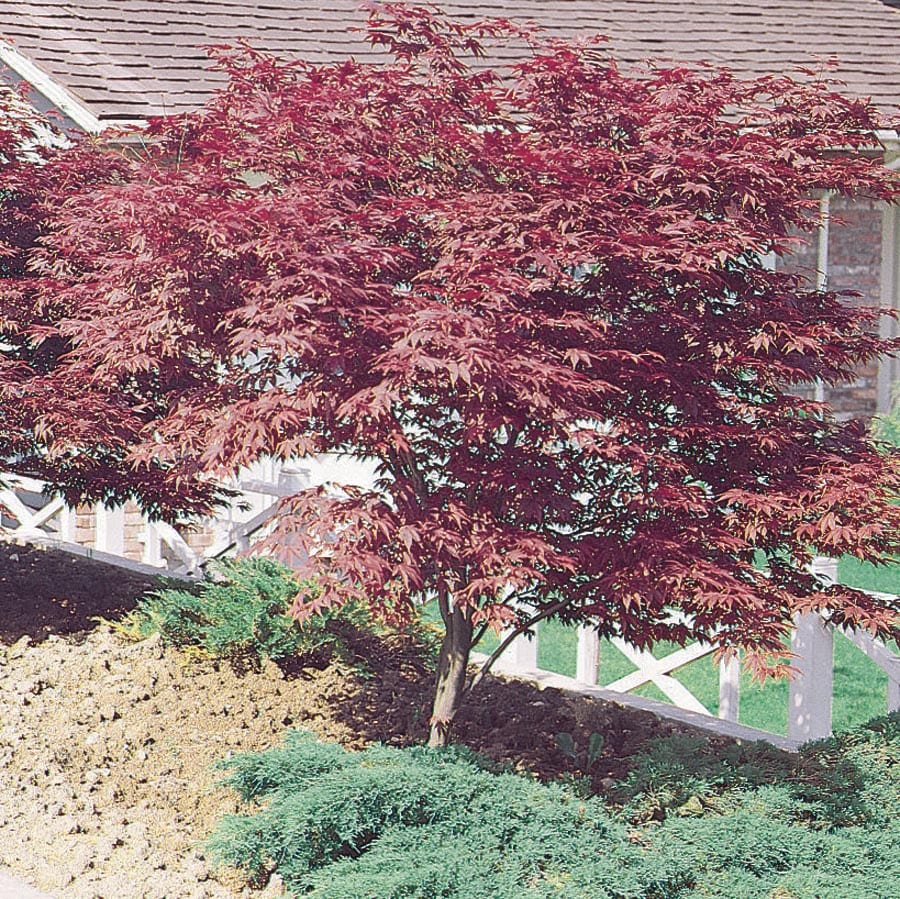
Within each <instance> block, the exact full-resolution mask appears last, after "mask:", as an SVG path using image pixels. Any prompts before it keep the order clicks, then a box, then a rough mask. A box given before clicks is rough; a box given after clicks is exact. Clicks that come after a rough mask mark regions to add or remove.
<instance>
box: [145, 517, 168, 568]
mask: <svg viewBox="0 0 900 899" xmlns="http://www.w3.org/2000/svg"><path fill="white" fill-rule="evenodd" d="M141 541H142V542H143V544H144V551H143V553H142V554H141V561H142V562H143V563H144V564H145V565H153V566H154V567H156V568H161V567H162V566H163V565H164V564H165V560H164V559H163V554H162V538H161V537H160V536H159V529H158V528H157V527H156V525H154V524H153V523H152V522H149V521H148V522H146V524H145V525H144V532H143V534H142V535H141Z"/></svg>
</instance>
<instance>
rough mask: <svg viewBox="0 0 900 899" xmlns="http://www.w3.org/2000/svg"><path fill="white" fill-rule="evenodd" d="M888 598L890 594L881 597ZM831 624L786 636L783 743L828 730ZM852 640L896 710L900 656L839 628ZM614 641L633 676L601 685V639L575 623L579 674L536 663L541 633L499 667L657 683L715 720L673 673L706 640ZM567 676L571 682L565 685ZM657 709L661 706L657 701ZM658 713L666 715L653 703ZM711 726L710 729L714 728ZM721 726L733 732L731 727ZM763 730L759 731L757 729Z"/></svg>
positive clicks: (723, 698)
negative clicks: (657, 648) (644, 644)
mask: <svg viewBox="0 0 900 899" xmlns="http://www.w3.org/2000/svg"><path fill="white" fill-rule="evenodd" d="M815 565H816V570H817V571H818V573H819V574H821V575H823V576H824V577H826V578H827V577H829V576H830V577H831V579H832V580H833V579H834V576H835V575H836V563H835V562H834V561H833V560H830V559H828V560H825V559H822V560H817V561H816V563H815ZM885 598H891V597H888V596H886V595H885ZM834 630H835V629H834V628H833V627H832V625H831V624H830V623H829V622H828V621H827V619H826V618H822V617H821V616H819V615H817V614H809V615H803V616H799V617H798V619H797V622H796V629H795V631H794V635H793V638H792V640H791V650H792V652H793V653H795V656H796V657H795V658H794V659H793V661H792V664H793V666H794V667H795V668H796V669H797V671H798V676H797V677H795V678H794V679H792V680H791V683H790V687H789V699H788V702H789V708H788V741H787V742H788V744H789V745H797V744H799V743H802V742H805V741H807V740H811V739H818V738H821V737H827V736H829V735H830V733H831V712H832V702H833V683H834ZM842 633H844V634H845V636H846V637H847V638H848V639H849V640H850V642H851V643H853V645H855V646H856V647H857V648H859V649H860V650H861V651H862V652H864V653H865V654H866V655H867V656H868V657H869V658H870V659H871V660H872V661H873V662H874V663H875V665H877V666H878V667H879V668H880V669H881V670H882V671H884V672H885V674H886V675H887V681H888V689H887V702H886V710H887V711H889V712H890V711H897V710H900V657H898V656H897V655H896V654H895V653H893V652H892V651H891V650H889V649H888V648H887V646H885V644H884V643H883V642H882V641H880V640H877V639H875V638H873V637H872V636H871V635H870V634H867V633H864V632H860V631H854V630H850V629H842ZM610 642H611V644H612V645H613V646H615V647H616V649H617V650H619V652H621V653H622V654H623V655H624V656H625V658H626V659H628V660H629V661H630V662H631V663H632V664H633V665H634V667H635V670H634V671H633V672H631V673H630V674H628V675H626V676H624V677H620V678H618V679H617V680H615V681H613V682H612V683H609V684H605V685H600V684H599V683H598V680H599V678H598V671H599V662H600V652H601V641H600V638H599V637H598V635H597V632H596V631H594V630H593V629H591V628H590V627H586V626H584V625H582V626H580V627H579V628H578V643H577V649H576V665H575V669H576V675H575V678H574V679H570V678H564V677H562V676H559V675H555V674H553V672H548V671H545V670H543V669H541V668H540V667H539V666H538V636H537V634H535V635H533V636H531V637H525V636H520V637H517V638H516V639H515V640H513V641H512V643H511V644H510V645H509V647H508V649H507V650H506V652H505V653H504V655H503V656H502V657H501V660H500V666H499V667H500V669H501V670H503V671H504V672H506V673H510V674H519V675H521V676H523V677H526V678H528V677H532V678H533V679H536V680H540V681H546V677H547V676H548V675H549V676H551V677H552V678H553V682H554V683H557V682H558V683H559V685H560V686H567V688H569V689H572V688H575V689H578V688H583V689H584V691H585V692H592V688H594V687H600V688H601V690H602V691H603V692H610V693H614V694H621V695H623V696H625V695H627V694H631V693H633V691H635V690H637V689H639V688H640V687H643V686H646V685H647V684H654V685H655V686H656V687H658V688H659V689H660V690H661V691H662V692H663V693H664V694H665V695H666V696H667V697H668V699H669V700H670V701H671V703H672V704H673V705H674V706H675V707H676V708H677V709H681V710H684V711H686V712H689V713H695V714H699V715H703V716H706V717H707V718H713V717H714V716H713V713H712V712H711V711H710V710H709V709H707V708H706V707H705V706H704V705H703V703H702V702H700V700H699V699H698V698H697V697H696V696H695V695H694V694H693V693H691V692H690V691H689V690H688V689H687V687H685V686H684V684H683V683H681V682H680V681H679V680H677V679H676V678H675V677H674V676H673V675H674V674H675V673H676V672H677V671H678V670H679V669H681V668H683V667H684V666H685V665H688V664H690V663H691V662H695V661H697V660H699V659H703V658H706V657H708V656H710V655H712V654H713V653H714V652H715V647H714V646H711V645H709V644H703V643H692V644H690V645H688V646H686V647H684V648H683V649H678V650H676V651H675V652H671V653H668V654H667V655H664V656H662V657H659V658H657V657H656V656H655V655H653V654H652V653H650V652H647V651H645V650H639V649H636V648H635V647H633V646H630V645H629V644H627V643H626V642H625V641H624V640H621V639H613V640H611V641H610ZM718 673H719V708H718V718H719V719H722V720H723V721H727V722H734V723H736V722H737V721H738V718H739V710H740V683H741V681H740V660H739V659H738V658H736V657H735V658H731V659H729V660H727V661H726V660H723V661H722V662H720V664H719V668H718ZM566 681H571V683H570V684H566V683H565V682H566ZM656 705H657V706H659V707H661V706H662V704H660V703H657V704H656ZM657 711H660V712H661V713H663V714H664V713H665V710H664V709H662V708H658V709H657ZM712 729H715V728H714V727H712ZM723 732H726V733H731V734H732V735H734V732H733V729H728V728H725V729H724V730H723ZM760 733H761V732H760Z"/></svg>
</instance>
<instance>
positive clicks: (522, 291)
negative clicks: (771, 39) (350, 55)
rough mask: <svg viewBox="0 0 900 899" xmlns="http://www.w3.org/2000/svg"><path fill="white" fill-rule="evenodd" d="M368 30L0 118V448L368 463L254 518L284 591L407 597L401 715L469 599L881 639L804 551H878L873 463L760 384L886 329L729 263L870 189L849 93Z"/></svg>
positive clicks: (102, 464)
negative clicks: (49, 134) (371, 484)
mask: <svg viewBox="0 0 900 899" xmlns="http://www.w3.org/2000/svg"><path fill="white" fill-rule="evenodd" d="M369 35H370V39H371V40H372V41H373V42H374V43H375V44H376V45H378V46H380V47H382V48H384V50H385V51H386V54H385V59H384V61H383V63H382V64H378V65H374V64H363V63H359V62H356V61H354V60H347V61H344V62H340V63H337V64H331V65H321V66H315V65H311V64H307V63H304V62H286V61H281V60H278V59H273V58H270V57H267V56H264V55H262V54H259V53H255V52H253V51H252V50H249V49H247V48H242V49H240V50H232V51H220V52H219V53H218V56H217V58H218V64H219V65H220V66H222V67H223V68H224V69H225V70H226V71H227V72H228V74H229V75H230V82H229V84H228V86H227V87H226V88H224V89H223V90H222V91H220V92H219V93H218V94H216V95H215V96H214V97H213V98H212V99H211V100H210V102H209V103H208V104H207V105H206V106H205V107H204V108H203V109H200V110H199V111H197V112H194V113H190V114H187V115H182V116H176V117H171V118H165V119H159V120H156V121H154V122H152V123H151V124H150V126H149V127H148V129H147V130H146V133H145V134H144V135H143V141H142V143H141V144H139V145H138V144H135V143H133V142H132V143H130V144H129V143H125V144H122V145H121V146H119V147H118V148H115V147H112V146H109V145H98V144H94V143H81V144H78V145H76V146H74V147H72V148H69V149H66V150H62V151H57V152H48V153H47V154H46V155H47V156H48V157H49V158H48V159H46V160H44V161H43V162H42V163H41V164H36V163H35V162H34V160H33V159H27V158H26V159H24V160H20V161H19V162H15V161H14V160H13V157H14V156H15V155H16V154H15V153H10V152H7V151H3V150H2V147H0V152H3V154H4V156H6V157H7V161H6V165H5V167H4V168H3V169H2V170H0V172H2V174H0V179H2V180H0V191H3V193H2V196H0V204H2V210H3V212H2V214H3V215H11V214H13V213H14V214H15V215H16V216H17V218H18V219H23V220H27V222H28V223H29V224H28V230H24V231H23V230H22V229H21V228H17V229H16V232H15V234H13V235H10V234H9V233H4V235H3V241H4V242H5V243H6V245H7V251H6V253H7V262H6V263H5V266H6V273H7V275H8V277H7V278H6V280H5V281H4V283H3V285H2V288H0V301H2V310H3V321H2V327H3V340H4V352H5V353H6V358H5V360H4V361H3V364H2V366H0V402H2V407H0V408H2V421H0V441H2V447H0V449H2V451H3V452H4V453H5V454H6V456H7V458H8V459H13V461H15V462H16V464H18V465H19V466H20V467H24V468H27V469H28V470H30V471H32V472H34V473H38V474H41V476H43V477H46V478H48V479H49V480H50V482H51V483H52V484H53V485H55V486H56V487H57V488H59V489H65V490H66V491H68V495H69V496H70V498H74V497H86V496H98V495H100V496H105V497H108V498H121V497H123V496H126V495H132V496H135V497H137V498H138V499H139V501H141V502H142V503H143V504H144V505H145V506H147V507H149V508H150V509H152V510H155V511H158V512H166V513H169V512H173V511H179V510H184V509H187V510H189V511H190V510H193V511H196V510H199V509H202V508H204V507H205V505H206V504H208V503H210V502H212V501H213V500H214V498H215V497H214V495H213V494H212V493H211V490H212V488H211V487H210V486H209V481H208V476H209V475H217V474H221V473H224V472H230V471H233V470H234V469H235V468H236V467H237V466H240V465H243V464H247V463H249V462H252V461H253V460H254V459H257V458H259V457H260V456H261V455H265V454H268V455H273V456H276V457H279V458H284V459H287V458H292V457H296V456H298V455H303V454H309V453H320V452H324V451H330V452H340V453H348V454H352V455H353V456H356V457H362V458H366V459H370V460H374V461H375V462H376V463H377V465H378V471H379V477H378V481H377V484H376V485H375V488H374V489H372V490H371V491H364V490H352V489H346V490H343V491H341V492H338V493H334V492H331V493H327V492H323V491H319V492H315V493H304V494H301V495H299V496H297V497H294V498H292V499H291V500H290V501H288V502H287V503H286V504H285V508H284V509H283V512H284V514H283V516H282V519H281V530H280V532H279V534H278V535H276V538H275V539H276V540H277V541H278V542H279V543H280V545H281V546H282V547H288V548H290V549H291V550H292V551H296V552H297V556H298V558H301V557H305V554H306V553H307V552H308V553H310V554H311V555H310V557H309V560H308V562H307V564H309V565H316V564H317V565H318V568H317V571H316V574H317V576H318V578H319V579H320V581H321V583H322V585H323V588H324V591H323V593H322V595H321V596H320V597H319V598H318V599H317V600H316V601H315V604H311V603H304V602H299V603H298V606H297V609H296V611H297V613H298V614H306V613H308V612H309V611H311V610H312V609H313V608H316V607H320V606H323V605H328V604H335V603H341V602H344V601H346V600H347V599H348V598H351V597H354V598H361V599H363V600H364V601H366V602H367V603H369V604H370V605H371V606H372V607H373V608H374V609H376V610H377V611H378V612H380V613H381V614H383V615H385V616H386V617H389V618H395V619H401V620H402V619H404V618H407V617H408V616H410V615H411V614H412V613H413V610H414V607H415V605H416V604H417V603H419V602H421V601H423V600H425V599H428V598H434V599H436V602H437V604H438V605H439V607H440V612H441V616H442V618H443V621H444V625H445V636H444V640H443V645H442V649H441V653H440V660H439V671H438V681H437V691H436V697H435V702H434V713H433V719H432V723H433V727H432V736H431V741H432V743H442V742H444V741H446V739H447V737H448V733H449V729H450V725H451V722H452V720H453V718H454V715H455V714H456V712H457V709H458V707H459V704H460V702H461V699H462V697H463V695H464V692H465V689H466V664H467V662H468V660H469V653H470V650H471V648H472V646H473V645H474V644H475V643H476V642H477V640H478V639H479V638H480V637H481V635H482V634H483V633H484V631H485V628H487V627H490V626H492V625H493V626H500V625H504V626H506V627H512V628H514V629H517V630H518V631H523V630H529V629H531V628H533V627H534V625H535V623H536V622H537V621H538V620H540V619H542V618H545V617H548V616H551V615H553V616H557V617H558V618H560V619H562V620H563V621H567V622H574V621H583V622H588V623H590V624H592V625H593V626H595V627H596V628H597V629H598V630H599V632H600V633H601V634H604V635H621V636H622V637H624V638H625V639H626V640H628V641H629V642H631V643H633V644H635V645H637V646H650V645H652V644H653V643H654V642H656V641H659V640H675V641H677V642H681V643H684V642H686V641H689V640H694V639H702V640H707V641H710V642H712V643H716V644H718V645H719V646H720V647H722V648H723V649H726V650H727V649H731V648H735V647H742V648H746V649H748V650H749V651H750V652H749V660H750V664H751V665H752V666H754V667H755V668H756V670H757V671H765V670H769V669H770V668H771V667H772V666H773V665H774V664H775V663H777V662H778V661H779V660H784V658H785V654H784V640H785V636H786V634H787V633H788V632H789V630H790V628H791V624H792V618H793V616H794V615H795V614H796V613H798V612H803V611H807V610H816V609H829V610H832V617H833V620H835V621H836V622H839V623H848V624H852V625H855V626H862V627H865V628H868V629H870V630H872V631H875V632H879V633H882V634H887V633H897V623H898V610H897V609H896V608H894V607H890V606H888V605H887V604H885V603H881V602H879V601H878V600H876V599H873V598H872V597H869V596H867V595H865V594H863V593H860V592H857V591H854V590H851V589H848V588H844V587H837V586H832V587H827V586H826V585H824V584H823V583H822V582H820V581H819V580H818V579H817V578H816V577H815V576H814V575H812V574H810V573H809V571H808V564H809V562H810V560H811V558H812V557H813V555H815V554H819V553H824V554H829V555H841V554H844V553H850V554H853V555H855V556H857V557H859V558H861V559H869V560H876V561H877V560H882V559H884V558H885V557H886V556H889V555H890V554H892V553H896V552H897V551H898V535H900V510H898V508H897V507H896V506H894V505H892V504H891V500H892V498H895V497H896V496H897V491H898V487H900V471H898V465H897V461H896V459H895V458H893V457H891V456H890V455H888V454H885V453H880V452H878V451H876V449H875V447H873V446H872V445H871V444H870V443H869V441H868V439H867V437H866V434H865V432H864V429H863V428H862V427H861V426H860V425H858V424H854V423H848V424H839V423H837V422H836V421H834V419H833V418H832V417H831V416H830V415H829V413H828V410H827V409H826V408H824V407H823V406H822V405H820V404H818V403H816V402H813V401H811V400H810V399H808V398H804V397H803V396H802V395H801V393H800V392H798V391H797V388H798V387H808V386H809V385H813V384H814V383H815V382H817V381H818V382H824V383H826V384H835V383H839V382H842V381H846V380H848V379H849V378H851V377H853V372H854V369H855V367H856V366H858V365H859V364H860V363H863V362H865V361H866V360H869V359H871V358H873V357H875V356H876V355H878V354H880V353H882V352H885V351H888V350H890V349H892V347H891V345H890V344H889V343H888V342H886V341H884V340H881V339H879V338H878V337H877V327H876V324H877V320H878V317H879V315H880V313H879V312H878V311H876V310H873V309H867V308H860V307H858V306H851V305H849V304H847V303H846V302H844V301H843V300H842V298H841V297H840V296H838V295H836V294H834V293H830V292H827V291H818V290H816V289H815V288H814V286H812V285H811V284H809V283H807V281H805V280H804V279H803V278H802V277H801V276H799V275H797V274H791V273H786V272H784V271H773V270H771V269H770V268H768V267H767V266H766V265H765V264H764V257H765V256H766V255H767V254H769V253H778V254H786V253H789V252H790V251H791V249H792V247H793V246H794V245H795V242H796V240H797V239H799V238H798V235H799V237H802V236H803V234H804V232H811V231H812V230H814V228H815V227H816V209H817V203H816V199H815V195H816V193H817V192H820V191H825V190H830V191H839V192H844V193H847V194H851V195H865V196H869V197H876V198H879V199H885V200H889V199H892V198H897V197H898V195H900V188H898V182H897V178H896V175H892V174H891V173H889V172H888V171H887V170H885V169H884V168H883V167H882V166H881V164H880V163H879V161H878V159H877V154H878V150H879V147H878V145H877V142H876V140H875V138H874V136H873V135H874V134H875V131H876V128H877V126H878V125H879V123H878V122H877V121H876V118H875V115H874V113H873V111H872V110H871V108H869V107H868V106H867V105H866V104H865V103H863V102H859V101H855V100H848V99H845V98H842V97H840V96H838V95H837V94H835V93H833V92H832V90H831V88H830V87H829V86H828V85H827V84H823V83H821V82H816V81H812V82H811V83H808V84H800V83H796V82H795V81H793V80H790V79H788V78H774V77H769V78H760V79H757V80H752V81H742V80H738V79H736V78H735V77H733V76H732V75H730V74H729V73H727V72H725V71H722V70H720V69H713V68H700V69H697V70H691V69H687V68H682V67H672V66H668V67H661V66H652V65H648V66H646V67H645V68H643V69H641V70H639V71H625V70H622V69H620V68H619V67H618V66H617V65H616V63H615V62H614V61H613V59H612V58H611V57H610V55H609V53H608V52H606V50H605V49H604V48H603V46H602V44H601V43H599V42H592V43H587V44H576V43H571V42H564V41H559V40H550V39H548V38H546V37H545V36H543V35H541V34H540V33H537V32H534V31H531V30H528V29H525V28H520V27H516V26H513V25H512V24H510V23H508V22H503V21H490V22H481V23H477V24H472V25H466V26H463V25H460V24H456V23H453V22H450V21H447V20H446V19H444V18H443V17H442V16H441V15H440V14H438V13H436V12H433V11H429V10H425V9H420V8H414V7H408V6H405V5H403V4H381V5H379V6H378V7H377V8H376V9H375V10H374V11H373V12H372V13H371V18H370V21H369ZM495 42H505V43H507V44H512V45H513V46H516V47H518V48H519V49H520V50H521V53H520V54H519V56H520V59H521V61H520V62H519V63H518V64H517V65H515V66H512V67H509V68H506V69H490V68H487V67H486V66H485V65H484V63H483V61H482V60H481V59H480V57H481V56H482V53H483V50H482V44H483V43H484V44H485V45H486V46H487V45H491V44H493V43H495ZM472 60H474V63H475V64H474V65H473V64H472ZM19 155H21V154H19ZM323 548H324V551H323ZM300 549H303V550H304V551H305V552H303V553H301V552H299V550H300ZM323 559H324V560H325V562H324V563H323V562H322V560H323ZM760 560H764V561H765V563H766V565H765V569H763V567H761V566H760V565H759V562H760Z"/></svg>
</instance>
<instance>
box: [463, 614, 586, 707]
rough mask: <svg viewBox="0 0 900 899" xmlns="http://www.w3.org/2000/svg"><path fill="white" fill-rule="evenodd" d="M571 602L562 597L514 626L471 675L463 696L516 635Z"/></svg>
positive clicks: (475, 684)
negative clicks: (472, 675) (522, 622)
mask: <svg viewBox="0 0 900 899" xmlns="http://www.w3.org/2000/svg"><path fill="white" fill-rule="evenodd" d="M571 604H572V599H563V600H560V601H559V602H558V603H556V604H554V605H552V606H549V607H548V608H546V609H544V611H542V612H540V613H538V614H537V615H534V616H532V617H531V618H529V619H528V621H526V622H525V623H524V624H520V625H519V626H518V627H516V628H514V629H513V630H512V631H510V633H509V635H508V636H507V637H506V638H505V639H503V640H501V641H500V645H499V646H498V647H497V648H496V649H495V650H494V651H493V652H492V653H491V654H490V655H489V656H488V658H487V661H486V662H485V663H484V664H483V665H482V666H481V668H480V669H479V670H478V672H477V673H476V674H475V675H474V677H472V679H471V680H470V681H469V683H468V684H467V685H466V688H465V690H464V691H463V696H464V697H466V696H468V695H469V694H470V693H471V692H472V691H473V690H474V689H475V688H476V687H477V686H478V685H479V684H480V683H481V682H482V681H483V680H484V678H485V677H486V676H487V674H488V672H489V671H490V670H491V668H492V667H493V664H494V662H496V661H497V659H499V658H500V656H501V655H503V653H504V652H506V649H507V647H508V646H509V644H510V643H512V641H513V640H515V639H516V637H518V636H520V635H521V634H524V633H525V631H527V630H529V629H531V628H532V627H534V625H536V624H537V623H538V622H540V621H543V620H544V619H545V618H549V617H550V616H551V615H555V614H556V613H557V612H561V611H562V610H563V609H564V608H565V607H566V606H569V605H571Z"/></svg>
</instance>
